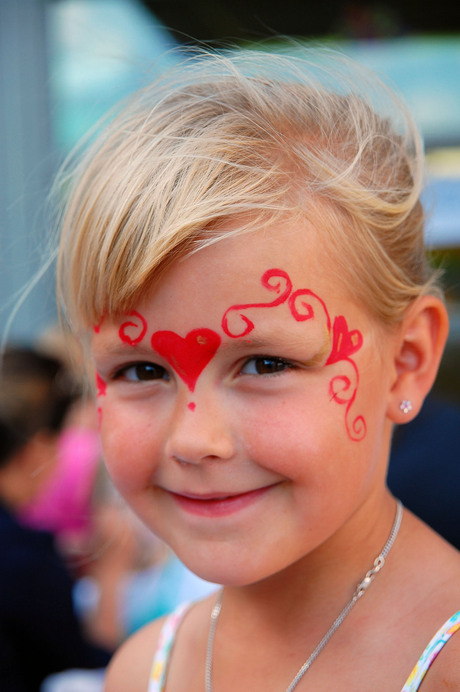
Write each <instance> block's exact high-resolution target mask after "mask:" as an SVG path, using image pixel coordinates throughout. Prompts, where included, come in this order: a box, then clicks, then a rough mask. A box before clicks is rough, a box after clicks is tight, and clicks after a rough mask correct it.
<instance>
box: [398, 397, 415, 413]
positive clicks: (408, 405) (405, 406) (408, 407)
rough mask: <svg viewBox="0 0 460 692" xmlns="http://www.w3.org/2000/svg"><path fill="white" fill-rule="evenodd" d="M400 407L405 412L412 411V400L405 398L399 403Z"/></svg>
mask: <svg viewBox="0 0 460 692" xmlns="http://www.w3.org/2000/svg"><path fill="white" fill-rule="evenodd" d="M399 408H400V410H401V411H402V412H403V413H410V412H411V411H412V408H413V406H412V401H410V399H403V400H402V401H401V403H400V404H399Z"/></svg>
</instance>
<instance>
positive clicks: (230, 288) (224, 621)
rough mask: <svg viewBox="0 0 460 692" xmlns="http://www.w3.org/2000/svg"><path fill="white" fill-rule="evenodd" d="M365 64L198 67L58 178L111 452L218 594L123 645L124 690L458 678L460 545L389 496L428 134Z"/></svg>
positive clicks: (156, 520) (381, 684)
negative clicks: (423, 138)
mask: <svg viewBox="0 0 460 692" xmlns="http://www.w3.org/2000/svg"><path fill="white" fill-rule="evenodd" d="M358 72H360V71H359V70H358V69H357V68H355V67H352V66H350V65H348V63H347V62H345V61H343V60H342V59H340V58H338V57H336V56H334V55H332V56H329V55H327V54H320V55H319V56H318V57H317V58H316V57H315V55H313V56H310V58H309V60H304V59H293V58H288V57H274V56H272V55H266V54H260V53H259V54H258V53H252V54H251V53H245V52H243V53H241V54H232V55H228V56H224V57H222V56H221V57H214V56H209V55H203V56H201V58H199V59H198V58H195V59H191V60H190V61H189V62H188V63H187V64H185V65H182V66H181V67H180V69H178V71H177V74H176V76H174V75H167V77H166V79H165V80H164V84H163V85H161V84H156V85H155V86H154V87H152V88H150V89H147V90H145V92H143V93H142V94H138V95H137V96H136V98H135V99H134V100H133V101H132V103H131V104H129V105H128V106H127V107H126V108H125V110H124V111H122V112H121V113H120V114H118V116H117V117H116V118H115V119H113V120H112V121H111V122H110V124H109V126H108V129H107V130H106V131H105V134H103V135H101V136H100V138H99V139H98V141H97V142H96V144H94V145H93V147H92V148H91V149H90V150H89V151H88V152H87V154H86V156H85V157H84V159H83V162H82V163H81V164H80V166H79V167H78V168H77V170H76V172H74V173H73V179H72V181H69V178H68V177H67V178H66V179H65V184H66V186H67V188H69V187H70V198H69V200H68V203H67V206H66V210H65V214H64V218H63V223H62V227H63V232H62V244H61V253H60V263H59V276H60V279H59V282H60V291H61V295H62V296H63V302H64V309H65V311H66V314H67V317H68V319H69V321H70V323H71V325H72V327H73V329H74V330H75V331H77V332H78V333H79V334H80V336H81V338H82V339H83V341H84V342H85V343H86V345H87V347H88V348H89V349H90V352H91V355H92V358H93V361H94V365H95V368H96V371H97V391H98V397H99V412H100V424H101V434H102V440H103V446H104V452H105V458H106V462H107V466H108V468H109V470H110V473H111V475H112V478H113V480H114V482H115V484H116V485H117V487H118V488H119V490H120V492H121V493H122V495H123V496H124V497H125V499H126V500H127V502H128V503H129V504H130V505H131V506H132V507H133V508H134V509H135V511H136V512H137V513H138V514H139V516H140V517H141V518H142V519H143V520H144V522H145V523H146V524H147V525H148V526H149V527H150V528H151V529H152V530H153V531H155V532H156V533H157V534H158V535H159V536H161V537H162V538H163V539H164V540H165V541H166V542H167V543H168V544H169V545H170V546H171V548H172V549H173V551H174V552H175V553H176V554H177V555H178V557H179V558H180V559H181V560H182V561H183V562H184V563H185V564H186V565H187V566H188V567H189V568H190V569H191V570H193V571H194V572H196V574H198V575H199V576H200V577H202V578H204V579H207V580H209V581H213V582H216V583H217V584H221V585H223V589H219V591H218V595H217V596H216V595H213V596H211V597H210V598H208V599H207V600H204V601H202V602H199V603H196V604H188V605H184V607H183V608H181V609H180V610H179V611H178V612H176V613H174V614H173V616H172V617H171V618H169V619H166V620H165V621H157V622H154V623H153V624H151V625H148V626H147V627H146V628H145V629H143V630H141V632H140V633H138V634H136V635H135V636H134V637H133V638H132V639H130V640H129V641H128V642H127V643H126V644H125V645H124V646H123V647H122V649H121V650H120V652H119V654H118V655H117V656H116V657H115V659H114V661H113V664H112V665H111V667H110V670H109V673H108V677H107V690H108V692H116V691H117V690H120V691H123V692H125V691H126V690H130V691H133V690H145V691H147V690H150V692H154V691H157V692H158V691H159V690H163V691H164V690H166V691H167V692H185V691H186V692H235V691H240V690H241V691H243V692H281V691H284V690H287V691H289V692H290V691H291V690H294V689H298V690H299V692H300V691H301V690H305V692H306V691H307V690H314V691H315V692H318V691H327V692H329V691H330V690H332V689H340V690H347V691H348V690H350V691H351V690H352V691H353V692H369V690H372V691H373V692H376V691H378V692H389V691H395V692H397V691H400V690H404V691H406V692H407V691H408V690H417V689H419V686H420V684H421V682H422V680H423V690H424V692H430V691H431V692H434V691H436V692H439V690H440V689H444V688H446V689H447V688H448V689H451V690H454V689H460V663H459V661H460V635H457V636H454V633H455V631H457V630H458V629H459V627H460V611H459V607H460V593H459V586H458V584H459V579H460V559H459V555H458V553H457V552H456V551H455V550H454V549H453V548H452V547H450V546H449V545H448V544H447V543H445V542H444V541H443V540H442V539H441V538H440V537H439V536H437V535H436V534H434V533H433V532H432V531H431V530H430V529H429V528H428V527H427V526H425V525H424V524H423V523H421V522H420V521H419V520H418V519H417V518H416V517H415V516H413V515H411V514H410V513H409V512H408V511H406V510H403V509H402V507H401V505H400V504H399V503H398V502H397V501H396V500H395V499H394V498H393V497H392V496H391V495H390V493H389V491H388V490H387V488H386V485H385V477H386V470H387V462H388V454H389V447H390V441H391V434H392V428H393V426H394V425H395V424H401V423H404V422H407V421H409V420H411V419H412V418H413V417H414V416H416V414H417V412H418V411H419V409H420V407H421V406H422V403H423V400H424V397H425V396H426V394H427V392H428V391H429V389H430V387H431V385H432V383H433V381H434V379H435V376H436V372H437V369H438V365H439V361H440V358H441V354H442V351H443V346H444V343H445V340H446V335H447V330H448V320H447V316H446V310H445V307H444V304H443V302H442V298H441V292H440V289H439V287H438V285H437V276H436V275H435V274H434V273H433V272H432V270H431V269H430V268H429V266H428V265H427V262H426V259H425V251H424V246H423V230H424V229H423V226H424V217H423V211H422V207H421V204H420V201H419V196H420V188H421V183H422V176H423V173H422V152H421V144H420V141H419V139H418V135H417V133H416V131H415V130H414V127H413V125H412V122H411V120H410V117H409V116H408V114H407V113H406V112H405V110H404V108H403V107H402V106H401V105H400V104H398V102H397V101H396V100H395V99H394V98H392V97H391V94H390V93H389V92H388V91H387V89H386V88H385V87H384V86H383V85H382V84H380V83H378V81H377V80H376V78H375V77H372V76H370V77H369V78H366V76H365V75H363V74H358ZM359 85H361V86H359ZM386 102H388V103H386ZM434 434H435V433H434ZM416 453H417V451H416V450H414V454H416ZM414 666H415V668H414ZM428 669H429V672H428ZM411 671H412V674H411ZM427 673H428V674H427ZM408 676H410V677H409V679H408Z"/></svg>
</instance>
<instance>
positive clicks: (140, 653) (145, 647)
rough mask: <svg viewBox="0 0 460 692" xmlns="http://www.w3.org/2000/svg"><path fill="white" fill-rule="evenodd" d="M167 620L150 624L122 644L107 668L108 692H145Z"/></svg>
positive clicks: (106, 681)
mask: <svg viewBox="0 0 460 692" xmlns="http://www.w3.org/2000/svg"><path fill="white" fill-rule="evenodd" d="M164 622H165V618H160V619H159V620H155V621H154V622H152V623H149V624H148V625H146V626H145V627H143V628H142V629H140V630H139V631H138V632H136V633H135V634H133V635H132V636H131V637H129V639H127V640H126V642H124V644H122V646H121V647H120V648H119V649H118V651H117V652H116V654H115V655H114V657H113V658H112V660H111V662H110V665H109V667H108V669H107V675H106V679H105V688H104V690H105V692H126V690H130V692H137V690H139V691H140V692H145V690H147V688H148V681H149V676H150V670H151V667H152V663H153V658H154V655H155V651H156V648H157V644H158V639H159V636H160V632H161V629H162V627H163V624H164Z"/></svg>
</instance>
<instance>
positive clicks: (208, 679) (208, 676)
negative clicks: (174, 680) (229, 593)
mask: <svg viewBox="0 0 460 692" xmlns="http://www.w3.org/2000/svg"><path fill="white" fill-rule="evenodd" d="M402 513H403V507H402V504H401V502H400V501H399V500H398V501H397V505H396V516H395V520H394V523H393V527H392V529H391V531H390V535H389V536H388V540H387V542H386V543H385V545H384V547H383V550H382V552H381V553H380V554H379V555H377V557H376V558H375V560H374V565H373V567H371V569H370V570H369V571H368V572H367V573H366V575H365V577H364V579H362V581H361V582H360V583H359V584H358V586H357V587H356V589H355V592H354V594H353V596H352V598H351V600H350V601H349V602H348V603H347V605H346V606H345V608H344V609H343V610H342V612H341V613H340V614H339V615H338V616H337V618H336V619H335V620H334V622H333V623H332V625H331V627H330V628H329V629H328V631H327V632H326V634H325V635H324V637H323V638H322V639H321V641H320V643H319V644H318V646H317V647H316V649H315V650H314V651H313V653H312V654H310V656H309V657H308V658H307V660H306V661H305V663H304V664H303V665H302V666H301V668H300V669H299V671H298V672H297V674H296V675H295V677H294V678H293V679H292V682H291V683H290V684H289V685H288V687H287V688H286V692H292V690H293V689H294V688H295V687H297V685H298V684H299V682H300V680H301V679H302V678H303V676H304V675H305V673H306V672H307V670H308V669H309V668H310V666H311V664H312V663H313V661H314V660H315V659H316V658H317V657H318V656H319V654H320V653H321V651H322V650H323V649H324V647H325V646H326V644H327V643H328V641H329V639H330V638H331V637H332V635H333V634H334V632H335V631H336V630H337V629H338V628H339V627H340V625H341V624H342V622H343V621H344V620H345V618H346V617H347V615H348V613H349V612H350V610H351V609H352V608H353V606H354V605H355V603H356V602H357V601H358V600H359V599H360V598H361V596H363V595H364V594H365V593H366V591H367V589H368V588H369V586H370V584H372V582H373V580H374V578H375V575H376V574H378V573H379V572H380V570H381V569H382V567H383V565H384V564H385V559H386V557H387V556H388V553H389V552H390V550H391V548H392V547H393V544H394V542H395V540H396V536H397V535H398V531H399V527H400V526H401V519H402ZM222 594H223V590H222V589H221V590H220V592H219V595H218V597H217V601H216V604H215V605H214V608H213V609H212V613H211V623H210V627H209V635H208V643H207V647H206V669H205V687H206V692H213V689H212V663H213V652H214V637H215V634H216V627H217V621H218V619H219V615H220V611H221V608H222Z"/></svg>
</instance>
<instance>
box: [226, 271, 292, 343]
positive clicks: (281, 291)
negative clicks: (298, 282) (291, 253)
mask: <svg viewBox="0 0 460 692" xmlns="http://www.w3.org/2000/svg"><path fill="white" fill-rule="evenodd" d="M261 282H262V286H264V287H265V288H268V290H269V291H274V292H275V293H278V298H275V300H273V301H272V302H271V303H246V304H241V305H232V306H231V307H230V308H228V309H227V310H226V311H225V313H224V316H223V317H222V329H223V330H224V332H225V334H227V336H231V337H232V338H233V339H237V338H238V337H241V336H246V334H249V332H252V330H253V329H254V322H252V320H250V319H249V317H247V316H246V315H243V313H242V312H241V311H242V310H249V309H250V308H273V307H275V306H276V305H281V303H284V302H285V301H286V300H287V297H288V296H289V294H290V292H291V290H292V283H291V280H290V278H289V276H288V275H287V274H286V272H285V271H283V270H282V269H267V271H266V272H265V273H264V274H263V275H262V279H261ZM283 284H284V288H283ZM232 312H236V313H238V317H239V318H240V320H241V321H242V322H243V323H244V325H245V326H244V327H241V325H240V328H239V329H238V331H237V332H235V331H234V329H230V327H229V324H228V320H229V316H230V313H232Z"/></svg>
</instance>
